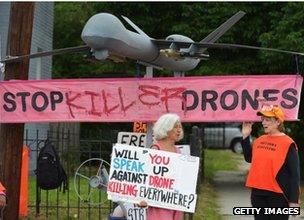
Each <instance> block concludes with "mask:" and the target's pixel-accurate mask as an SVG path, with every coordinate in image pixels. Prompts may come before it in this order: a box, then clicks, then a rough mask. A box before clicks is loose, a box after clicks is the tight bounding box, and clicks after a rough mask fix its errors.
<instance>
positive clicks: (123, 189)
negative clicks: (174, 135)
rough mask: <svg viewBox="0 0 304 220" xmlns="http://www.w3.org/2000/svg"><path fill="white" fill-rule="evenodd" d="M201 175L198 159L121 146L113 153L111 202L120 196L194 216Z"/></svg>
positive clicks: (109, 189)
mask: <svg viewBox="0 0 304 220" xmlns="http://www.w3.org/2000/svg"><path fill="white" fill-rule="evenodd" d="M189 157H190V156H189ZM178 164H179V165H178ZM187 164H188V165H187ZM183 165H185V166H186V168H188V173H187V174H185V173H181V172H182V170H183V169H186V168H185V167H183V168H181V166H183ZM189 170H191V171H189ZM197 172H198V159H196V158H195V157H191V158H190V159H189V158H188V159H187V158H186V157H185V156H182V157H181V156H180V155H179V154H173V153H166V152H165V153H163V152H160V151H157V150H151V149H142V148H134V147H130V146H126V145H117V146H115V147H114V148H113V152H112V160H111V169H110V173H109V183H108V189H107V191H108V194H109V195H110V198H111V196H116V199H119V200H122V201H127V202H131V201H132V202H140V201H143V200H144V201H146V202H148V204H153V205H155V206H158V207H168V208H170V207H171V208H177V209H178V210H183V211H190V212H191V211H194V208H195V203H196V194H195V187H196V179H195V178H194V177H195V176H197ZM187 176H190V177H189V178H187ZM189 181H190V182H189ZM191 184H192V185H191ZM117 197H118V198H117Z"/></svg>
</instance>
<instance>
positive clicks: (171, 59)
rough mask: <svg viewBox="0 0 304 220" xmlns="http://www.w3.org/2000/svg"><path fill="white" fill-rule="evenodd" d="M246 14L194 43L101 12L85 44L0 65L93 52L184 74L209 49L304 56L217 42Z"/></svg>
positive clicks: (88, 29) (97, 56) (104, 57)
mask: <svg viewBox="0 0 304 220" xmlns="http://www.w3.org/2000/svg"><path fill="white" fill-rule="evenodd" d="M244 15H245V12H242V11H239V12H237V13H236V14H235V15H233V16H232V17H231V18H229V19H228V20H227V21H226V22H224V23H223V24H222V25H220V26H219V27H218V28H217V29H215V30H214V31H213V32H212V33H210V34H209V35H208V36H206V37H205V38H204V39H203V40H201V41H200V42H194V41H193V40H192V39H191V38H189V37H187V36H183V35H179V34H173V35H170V36H168V37H167V38H166V39H154V38H151V37H149V36H148V35H147V34H146V33H145V32H144V31H142V30H141V29H140V28H139V27H138V26H136V25H135V24H134V23H133V22H132V21H131V20H130V19H129V18H127V17H124V16H122V18H123V19H124V20H125V21H126V22H127V23H128V24H129V25H130V26H131V27H132V28H133V29H134V30H135V31H136V32H134V31H130V30H128V29H127V28H126V27H125V26H124V25H123V23H122V22H121V21H120V20H119V19H118V18H117V17H116V16H114V15H112V14H109V13H99V14H96V15H94V16H92V17H91V18H90V19H89V20H88V21H87V23H86V24H85V26H84V28H83V30H82V33H81V38H82V40H83V41H84V43H85V45H83V46H77V47H69V48H62V49H56V50H53V51H46V52H38V53H34V54H29V55H20V56H14V57H7V58H6V59H3V60H1V61H0V63H2V64H5V63H12V62H17V61H21V60H23V59H26V58H36V57H42V56H51V55H56V54H62V53H68V52H85V51H90V53H91V55H92V57H94V58H95V59H97V60H101V61H103V60H112V61H114V62H123V61H125V60H126V59H131V60H135V61H137V62H138V63H140V64H143V65H145V66H152V67H154V68H159V69H168V70H172V71H176V72H184V71H189V70H192V69H194V68H195V67H196V66H197V65H198V64H199V62H200V61H201V60H205V59H208V58H209V54H208V52H207V49H208V48H229V49H231V48H240V49H253V50H265V51H273V52H280V53H288V54H293V55H301V56H302V55H304V53H300V52H295V51H287V50H279V49H273V48H265V47H255V46H249V45H240V44H224V43H215V42H216V41H217V40H218V39H219V38H220V37H221V36H222V35H223V34H224V33H226V32H227V31H228V30H229V29H230V28H231V27H232V26H233V25H234V24H235V23H236V22H238V21H239V20H240V19H241V18H242V17H243V16H244Z"/></svg>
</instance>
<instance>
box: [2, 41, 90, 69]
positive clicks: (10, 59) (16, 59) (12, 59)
mask: <svg viewBox="0 0 304 220" xmlns="http://www.w3.org/2000/svg"><path fill="white" fill-rule="evenodd" d="M90 49H91V48H90V47H89V46H87V45H83V46H77V47H67V48H62V49H56V50H51V51H44V52H38V53H33V54H28V55H20V56H8V57H7V58H5V59H3V60H0V63H4V64H5V63H13V62H19V61H22V60H23V59H30V58H37V57H45V56H52V55H58V54H63V53H78V52H84V51H90Z"/></svg>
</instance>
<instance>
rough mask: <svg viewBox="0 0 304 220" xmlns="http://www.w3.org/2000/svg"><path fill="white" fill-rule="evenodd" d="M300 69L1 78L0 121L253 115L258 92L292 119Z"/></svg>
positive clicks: (244, 117)
mask: <svg viewBox="0 0 304 220" xmlns="http://www.w3.org/2000/svg"><path fill="white" fill-rule="evenodd" d="M302 81H303V78H302V77H301V76H299V75H271V76H212V77H211V76H210V77H209V76H207V77H177V78H171V77H170V78H144V79H143V78H141V79H138V78H119V79H73V80H32V81H11V82H3V81H2V82H0V90H1V100H0V102H1V103H0V104H1V115H0V122H1V123H17V122H18V123H19V122H67V121H70V122H71V121H87V122H90V121H91V122H132V121H146V122H150V121H155V120H156V119H157V118H158V117H159V116H160V115H162V114H164V113H167V112H174V113H177V114H178V115H180V117H181V118H182V121H184V122H217V121H218V122H219V121H222V122H223V121H257V120H259V117H258V116H256V111H257V110H258V109H259V108H260V107H261V106H260V105H261V103H259V102H258V101H257V98H258V97H264V98H265V99H266V100H267V103H269V104H278V105H279V106H281V107H282V109H283V110H284V112H285V114H286V117H287V120H297V117H298V111H299V104H300V95H301V87H302Z"/></svg>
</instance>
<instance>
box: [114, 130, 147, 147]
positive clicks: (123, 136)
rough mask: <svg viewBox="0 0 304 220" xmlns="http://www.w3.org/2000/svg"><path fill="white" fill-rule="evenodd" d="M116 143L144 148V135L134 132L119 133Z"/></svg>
mask: <svg viewBox="0 0 304 220" xmlns="http://www.w3.org/2000/svg"><path fill="white" fill-rule="evenodd" d="M117 143H119V144H126V145H130V146H135V147H146V134H145V133H135V132H119V133H118V136H117Z"/></svg>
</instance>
